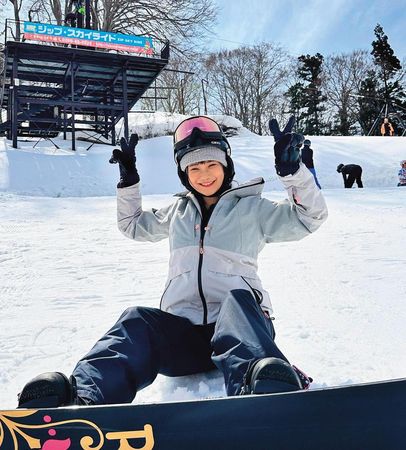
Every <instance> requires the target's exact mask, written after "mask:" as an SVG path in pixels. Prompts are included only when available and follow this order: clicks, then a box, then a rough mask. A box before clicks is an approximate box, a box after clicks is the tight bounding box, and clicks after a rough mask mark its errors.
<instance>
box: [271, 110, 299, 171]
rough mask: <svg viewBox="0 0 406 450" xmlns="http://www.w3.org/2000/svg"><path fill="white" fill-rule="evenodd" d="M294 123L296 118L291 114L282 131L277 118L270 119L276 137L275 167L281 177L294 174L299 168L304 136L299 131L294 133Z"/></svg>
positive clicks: (272, 131)
mask: <svg viewBox="0 0 406 450" xmlns="http://www.w3.org/2000/svg"><path fill="white" fill-rule="evenodd" d="M294 123H295V118H294V116H291V117H290V119H289V121H288V123H287V124H286V126H285V128H284V129H283V131H281V130H280V128H279V124H278V121H277V120H276V119H271V120H270V121H269V129H270V131H271V133H272V135H273V137H274V139H275V145H274V153H275V169H276V173H277V174H278V175H280V176H281V177H285V176H286V175H293V174H294V173H295V172H297V171H298V170H299V163H300V147H301V146H302V144H303V141H304V136H303V135H302V134H299V133H292V129H293V125H294Z"/></svg>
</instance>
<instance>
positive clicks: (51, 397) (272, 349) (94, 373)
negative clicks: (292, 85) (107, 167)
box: [19, 116, 327, 407]
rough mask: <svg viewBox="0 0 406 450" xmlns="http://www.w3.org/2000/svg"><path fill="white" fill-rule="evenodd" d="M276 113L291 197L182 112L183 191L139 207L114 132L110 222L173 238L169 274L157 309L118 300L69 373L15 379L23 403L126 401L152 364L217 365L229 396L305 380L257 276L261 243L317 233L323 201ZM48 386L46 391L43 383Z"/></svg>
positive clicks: (177, 145) (281, 165) (134, 180)
mask: <svg viewBox="0 0 406 450" xmlns="http://www.w3.org/2000/svg"><path fill="white" fill-rule="evenodd" d="M292 119H293V118H291V120H290V121H289V123H288V125H287V126H286V127H285V129H284V130H283V132H281V131H280V130H279V126H278V124H277V122H276V121H275V120H271V121H270V128H271V131H273V134H274V137H275V141H276V143H275V146H274V152H275V167H276V172H277V173H278V175H279V176H280V180H281V181H282V183H283V184H284V186H285V188H286V189H287V192H288V195H289V200H285V201H283V202H279V203H276V202H272V201H269V200H267V199H265V198H262V197H261V192H262V189H263V185H264V180H263V179H262V178H258V179H255V180H252V181H250V182H248V183H245V184H242V185H239V186H234V185H233V183H232V182H233V177H234V165H233V161H232V159H231V157H230V154H231V149H230V145H229V143H228V141H227V139H226V138H225V136H224V135H223V133H222V131H221V129H220V127H219V125H218V124H217V123H216V122H214V121H213V120H211V119H210V118H208V117H201V116H200V117H191V118H189V119H186V120H185V121H183V122H182V123H181V124H180V125H179V126H178V128H177V129H176V131H175V134H174V155H175V160H176V164H177V169H178V174H179V177H180V180H181V182H182V183H183V185H184V186H185V187H186V189H187V191H186V192H184V193H182V194H179V195H178V199H177V200H176V201H175V203H173V204H172V205H170V206H168V207H165V208H162V209H160V210H155V209H153V210H150V211H144V210H143V209H142V206H141V195H140V190H139V188H140V186H139V181H140V178H139V176H138V172H137V169H136V165H135V162H136V158H135V151H134V149H135V146H136V145H137V142H138V137H137V136H136V135H132V136H131V138H130V140H129V142H127V141H126V140H125V139H122V140H121V150H118V149H116V150H114V151H113V156H112V159H111V160H110V162H118V163H119V166H120V175H121V177H120V182H119V183H118V186H117V187H118V190H117V202H118V227H119V229H120V230H121V231H122V232H123V233H124V235H125V236H127V237H129V238H130V239H134V240H138V241H151V242H156V241H159V240H161V239H164V238H169V241H170V264H169V276H168V281H167V283H166V288H165V291H164V293H163V295H162V298H161V304H160V309H155V308H146V307H133V308H129V309H127V310H126V311H125V312H124V313H123V314H122V316H121V317H120V318H119V320H118V321H117V323H116V324H115V325H114V326H113V327H112V328H111V330H109V331H108V332H107V333H106V334H105V335H104V336H103V337H102V338H101V339H100V340H99V341H98V342H97V343H96V345H95V346H94V347H93V348H92V349H91V350H90V352H89V353H88V354H87V355H86V356H84V357H83V358H82V359H81V360H80V361H79V362H78V364H77V365H76V367H75V369H74V371H73V375H72V376H71V377H70V379H69V380H68V378H67V377H65V376H64V375H63V374H61V373H59V372H49V373H46V374H42V375H40V376H39V377H37V378H35V379H34V380H32V381H31V382H29V383H28V384H27V385H26V386H25V388H24V389H23V391H22V393H21V395H20V398H19V406H20V407H27V406H32V407H39V406H43V407H45V406H58V405H67V404H109V403H126V402H131V401H132V400H133V399H134V397H135V395H136V393H137V391H139V390H140V389H142V388H144V387H146V386H148V385H149V384H151V383H152V382H153V381H154V379H155V378H156V376H157V375H158V374H159V373H160V374H163V375H167V376H181V375H190V374H195V373H200V372H205V371H209V370H212V369H214V368H215V367H217V368H218V369H220V370H221V371H222V373H223V375H224V382H225V387H226V390H227V394H228V395H230V396H231V395H239V394H250V393H254V394H260V393H271V392H281V391H290V390H298V389H303V388H306V387H308V384H309V379H308V378H307V377H306V376H305V375H304V374H303V373H302V372H300V371H299V370H298V369H297V368H296V367H294V366H291V365H290V364H289V362H288V360H287V358H286V357H285V356H284V354H283V353H282V352H281V351H280V350H279V348H278V347H277V346H276V344H275V342H274V336H275V332H274V328H273V325H272V320H271V318H272V317H271V316H272V306H271V302H270V299H269V296H268V293H267V292H266V291H265V290H264V289H263V287H262V284H261V281H260V279H259V278H258V274H257V258H258V253H259V252H260V251H261V250H262V248H263V247H264V245H265V244H266V243H271V242H283V241H294V240H299V239H302V238H304V237H305V236H307V235H309V234H310V233H312V232H314V231H316V230H317V229H318V228H319V226H320V225H321V224H322V223H323V222H324V221H325V220H326V218H327V207H326V204H325V201H324V199H323V196H322V193H321V191H320V189H318V188H317V186H316V184H315V182H314V178H313V176H312V174H311V173H310V172H309V171H308V170H307V169H306V167H305V166H304V165H303V164H301V163H300V157H299V154H300V150H299V149H300V146H301V144H302V142H303V136H301V135H298V134H295V133H291V130H292V127H293V120H292ZM44 386H46V389H45V388H44Z"/></svg>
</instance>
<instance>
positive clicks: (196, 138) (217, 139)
mask: <svg viewBox="0 0 406 450" xmlns="http://www.w3.org/2000/svg"><path fill="white" fill-rule="evenodd" d="M205 146H211V147H217V148H219V149H220V150H223V151H224V152H225V153H226V154H227V155H230V154H231V149H230V145H229V143H228V141H227V139H226V138H225V136H224V135H223V133H222V131H221V128H220V126H219V125H218V124H217V123H216V122H215V121H214V120H212V119H209V118H208V117H204V116H198V117H191V118H190V119H186V120H184V121H183V122H181V123H180V124H179V125H178V127H177V128H176V130H175V133H174V135H173V147H174V153H175V154H174V156H175V161H176V162H177V163H179V162H180V160H181V159H182V158H183V157H184V156H185V155H186V153H189V152H191V151H193V149H195V148H197V147H205Z"/></svg>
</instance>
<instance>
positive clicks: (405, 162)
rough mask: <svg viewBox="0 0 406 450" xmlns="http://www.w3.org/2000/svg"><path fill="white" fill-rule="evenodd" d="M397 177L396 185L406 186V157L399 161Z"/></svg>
mask: <svg viewBox="0 0 406 450" xmlns="http://www.w3.org/2000/svg"><path fill="white" fill-rule="evenodd" d="M398 177H399V183H398V186H406V159H402V161H400V170H399V172H398Z"/></svg>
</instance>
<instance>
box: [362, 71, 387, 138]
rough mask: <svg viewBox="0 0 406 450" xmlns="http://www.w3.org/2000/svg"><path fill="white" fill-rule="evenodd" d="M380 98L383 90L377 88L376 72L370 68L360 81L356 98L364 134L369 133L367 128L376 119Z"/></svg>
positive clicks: (369, 127)
mask: <svg viewBox="0 0 406 450" xmlns="http://www.w3.org/2000/svg"><path fill="white" fill-rule="evenodd" d="M381 96H382V97H381ZM382 99H383V92H382V91H380V89H379V86H378V80H377V77H376V73H375V72H374V71H372V70H371V71H369V72H368V76H367V77H366V78H365V80H363V81H362V82H361V85H360V89H359V98H358V105H359V117H358V121H359V123H360V125H361V128H362V130H363V134H364V135H367V134H368V133H369V130H370V129H371V128H372V125H373V124H374V122H375V120H376V119H377V117H378V115H379V111H380V109H381V107H382ZM377 130H378V128H377Z"/></svg>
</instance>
